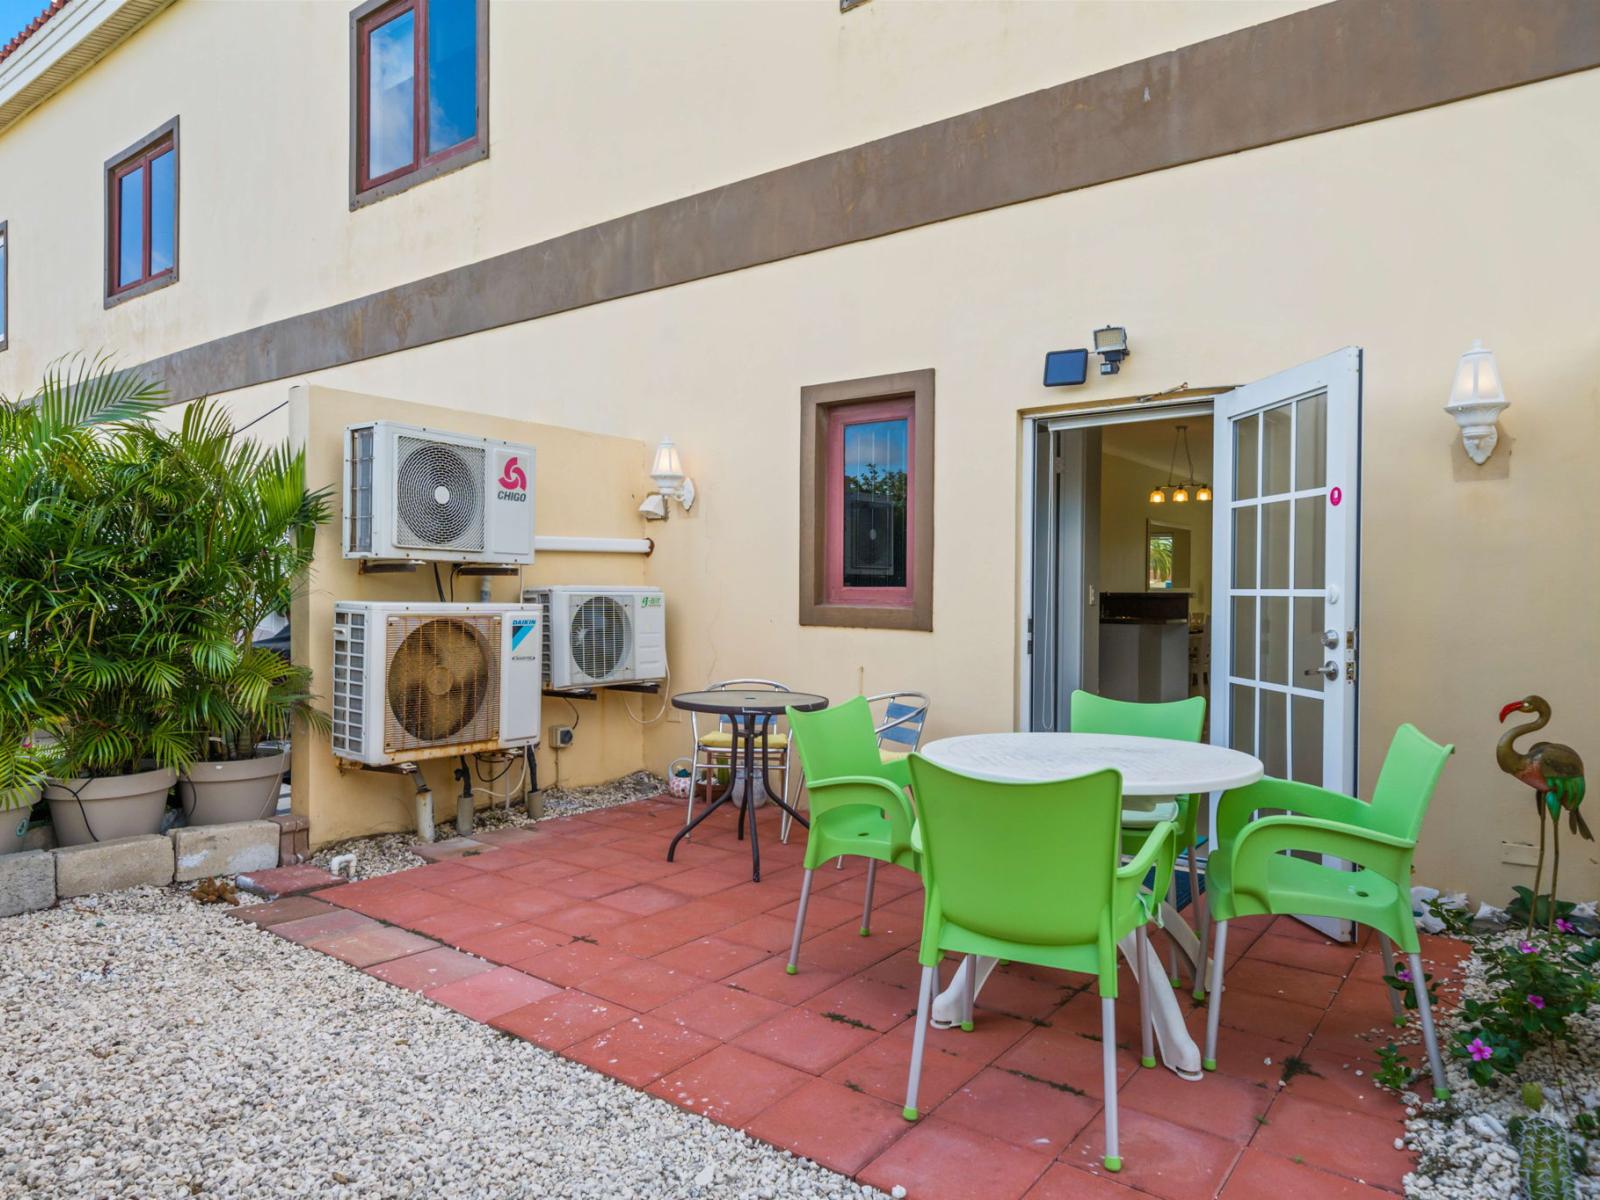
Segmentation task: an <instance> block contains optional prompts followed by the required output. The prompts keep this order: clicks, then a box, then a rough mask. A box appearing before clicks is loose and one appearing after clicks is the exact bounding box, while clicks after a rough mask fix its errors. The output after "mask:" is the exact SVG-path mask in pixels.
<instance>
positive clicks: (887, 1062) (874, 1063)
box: [825, 1025, 984, 1112]
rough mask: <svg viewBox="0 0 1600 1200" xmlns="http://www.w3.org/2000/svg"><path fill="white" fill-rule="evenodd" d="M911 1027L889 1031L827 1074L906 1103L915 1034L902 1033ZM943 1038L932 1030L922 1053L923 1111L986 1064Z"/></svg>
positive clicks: (920, 1102) (920, 1104)
mask: <svg viewBox="0 0 1600 1200" xmlns="http://www.w3.org/2000/svg"><path fill="white" fill-rule="evenodd" d="M909 1028H910V1027H909V1026H908V1025H902V1026H900V1028H899V1029H897V1030H896V1031H895V1032H894V1033H891V1034H885V1035H884V1036H883V1037H880V1038H879V1039H878V1040H877V1041H875V1042H873V1043H871V1044H870V1045H868V1046H865V1047H863V1048H862V1049H860V1050H857V1051H856V1052H855V1053H854V1054H852V1055H850V1057H848V1058H846V1059H845V1060H844V1061H843V1062H841V1063H838V1064H837V1065H836V1066H834V1067H832V1068H830V1069H829V1070H828V1072H827V1074H826V1075H825V1078H827V1079H831V1080H833V1081H834V1082H835V1083H842V1084H844V1085H845V1086H846V1087H848V1088H850V1089H851V1090H853V1091H854V1090H859V1091H862V1092H865V1093H866V1094H867V1095H869V1096H876V1097H878V1098H879V1099H880V1100H888V1101H891V1102H892V1103H894V1104H895V1105H896V1106H897V1107H899V1106H903V1105H904V1104H905V1099H906V1082H907V1079H908V1077H909V1075H910V1072H911V1038H910V1037H909V1036H902V1034H904V1033H905V1031H906V1030H908V1029H909ZM939 1042H940V1039H937V1038H935V1036H934V1035H933V1034H932V1033H931V1032H930V1033H929V1035H928V1045H927V1047H926V1049H925V1050H924V1053H923V1057H922V1082H921V1084H920V1086H919V1088H918V1094H917V1106H918V1107H919V1108H920V1109H921V1110H922V1111H923V1112H932V1111H933V1110H934V1109H935V1108H937V1107H938V1105H939V1104H941V1103H942V1102H943V1101H944V1100H945V1099H946V1098H948V1097H949V1096H950V1095H951V1094H952V1093H953V1092H954V1091H955V1090H956V1089H957V1088H958V1087H960V1086H961V1085H962V1084H964V1083H965V1082H967V1080H969V1079H971V1078H972V1077H973V1076H974V1075H976V1074H977V1073H978V1072H979V1071H980V1070H981V1069H982V1068H983V1065H984V1064H983V1062H982V1061H980V1060H978V1059H975V1058H967V1057H963V1056H962V1055H959V1054H952V1053H950V1052H949V1051H948V1050H947V1049H945V1048H944V1046H943V1045H942V1044H938V1043H939Z"/></svg>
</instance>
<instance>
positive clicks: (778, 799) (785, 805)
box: [761, 718, 811, 829]
mask: <svg viewBox="0 0 1600 1200" xmlns="http://www.w3.org/2000/svg"><path fill="white" fill-rule="evenodd" d="M770 720H771V718H769V719H768V722H769V723H770ZM789 736H790V737H793V736H794V732H793V731H792V730H791V731H790V733H789ZM767 761H768V760H767V725H766V724H763V725H762V726H761V763H762V766H763V767H765V765H766V763H767ZM761 786H762V787H763V788H765V789H766V792H767V797H768V799H770V800H771V801H772V802H773V803H774V804H776V805H777V806H778V807H779V808H781V809H782V810H783V811H784V812H786V813H788V814H789V816H790V817H791V818H792V819H793V820H796V821H799V822H800V824H801V827H802V828H805V829H810V828H811V822H810V821H808V820H806V819H805V818H804V817H802V816H801V815H800V814H799V813H798V812H796V811H795V810H794V809H792V808H790V807H789V802H788V801H787V800H785V799H784V798H783V797H782V796H780V795H778V793H777V792H775V791H773V790H772V780H771V779H770V778H769V777H768V775H767V772H766V771H765V770H763V771H762V772H761Z"/></svg>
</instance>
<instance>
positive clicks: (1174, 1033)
mask: <svg viewBox="0 0 1600 1200" xmlns="http://www.w3.org/2000/svg"><path fill="white" fill-rule="evenodd" d="M922 756H923V757H924V758H926V759H928V760H929V761H930V762H933V763H936V764H938V765H939V766H941V767H944V768H946V769H948V770H951V771H959V772H960V773H961V774H963V775H971V776H975V777H976V778H979V779H988V780H992V781H994V782H997V783H1043V782H1048V781H1049V780H1053V779H1071V778H1073V777H1074V776H1078V775H1087V774H1089V773H1090V772H1092V771H1103V770H1105V769H1106V768H1108V767H1112V768H1115V769H1116V770H1117V771H1118V772H1119V773H1120V774H1121V775H1122V794H1123V796H1124V797H1125V798H1128V799H1129V800H1130V801H1131V802H1130V803H1125V804H1124V808H1123V824H1124V825H1125V826H1128V825H1146V824H1149V825H1153V824H1155V823H1157V822H1159V821H1169V820H1172V819H1174V818H1175V817H1176V816H1177V812H1178V806H1177V804H1176V803H1174V802H1172V801H1171V800H1169V799H1167V798H1168V797H1172V796H1183V795H1192V794H1198V793H1202V792H1220V791H1226V790H1227V789H1228V788H1235V787H1243V786H1245V785H1246V784H1249V783H1254V782H1255V781H1256V780H1258V779H1260V778H1261V776H1262V775H1263V774H1264V773H1265V771H1264V768H1263V767H1262V765H1261V760H1260V759H1258V758H1254V757H1252V756H1251V755H1249V754H1244V753H1241V752H1240V751H1238V750H1230V749H1228V748H1227V747H1225V746H1210V745H1206V744H1204V743H1200V742H1178V741H1172V740H1170V739H1168V738H1147V737H1129V736H1126V735H1122V734H1110V733H974V734H967V735H964V736H962V737H953V738H941V739H940V740H939V741H937V742H930V743H929V744H928V745H927V746H925V747H923V750H922ZM1162 915H1163V923H1164V925H1165V928H1166V929H1167V931H1168V932H1169V933H1170V934H1172V936H1173V939H1174V941H1176V942H1177V943H1178V944H1179V946H1180V947H1181V948H1182V949H1183V951H1184V953H1185V954H1186V955H1187V956H1188V958H1189V960H1190V962H1191V963H1192V964H1194V966H1195V969H1196V978H1199V972H1200V971H1202V970H1203V969H1204V968H1203V966H1202V964H1203V961H1204V959H1203V952H1204V947H1203V946H1202V945H1201V943H1200V939H1199V938H1198V937H1197V936H1196V935H1195V933H1194V931H1193V930H1191V929H1190V928H1189V926H1188V925H1187V923H1185V922H1184V920H1183V918H1182V917H1181V916H1179V915H1178V913H1177V911H1176V910H1174V909H1173V908H1171V907H1170V906H1169V905H1167V904H1165V903H1163V905H1162ZM1122 951H1123V953H1124V955H1126V956H1127V958H1128V964H1129V965H1130V966H1131V967H1132V968H1133V971H1134V976H1135V978H1136V979H1138V980H1139V981H1140V986H1141V987H1142V986H1144V983H1143V981H1144V980H1145V979H1165V977H1166V970H1165V968H1164V967H1163V965H1162V963H1161V957H1160V955H1159V954H1157V953H1156V951H1155V949H1154V948H1153V947H1146V955H1145V961H1144V962H1139V961H1138V960H1137V957H1136V954H1135V951H1134V939H1133V937H1132V936H1131V935H1130V936H1129V937H1128V938H1126V939H1124V942H1123V945H1122ZM994 965H995V960H994V959H992V958H985V957H979V958H977V959H976V961H974V959H973V958H972V957H971V956H968V958H967V959H966V961H964V962H963V963H962V965H961V968H960V969H959V970H958V971H957V972H956V976H955V978H954V979H952V980H951V982H950V986H949V987H948V988H946V989H945V990H944V992H943V993H941V994H940V995H939V996H938V998H937V999H936V1000H935V1001H934V1006H933V1009H934V1011H933V1017H934V1020H935V1022H936V1023H937V1024H940V1025H945V1024H956V1023H959V1022H960V1021H961V1020H962V1013H961V1007H962V1005H963V1004H964V1002H965V983H966V978H965V974H964V972H967V971H977V972H978V985H979V986H980V987H981V986H982V984H983V982H984V981H985V980H987V979H988V977H989V973H990V972H991V971H993V970H994ZM1152 1000H1153V1001H1154V1014H1153V1015H1154V1017H1155V1025H1156V1033H1157V1035H1158V1037H1159V1040H1160V1043H1161V1057H1162V1061H1163V1062H1165V1063H1166V1065H1167V1066H1168V1067H1169V1068H1171V1069H1172V1070H1173V1071H1174V1072H1176V1073H1177V1074H1178V1075H1180V1076H1182V1077H1183V1078H1185V1079H1191V1080H1193V1079H1199V1078H1200V1048H1199V1047H1198V1046H1196V1045H1195V1044H1194V1039H1193V1038H1191V1037H1190V1036H1189V1033H1188V1030H1187V1028H1186V1026H1185V1024H1184V1020H1183V1014H1182V1012H1181V1011H1180V1010H1179V1008H1178V1005H1177V1003H1176V1001H1175V1000H1174V999H1173V995H1172V990H1171V989H1170V988H1168V987H1165V986H1163V987H1159V988H1155V989H1153V994H1152Z"/></svg>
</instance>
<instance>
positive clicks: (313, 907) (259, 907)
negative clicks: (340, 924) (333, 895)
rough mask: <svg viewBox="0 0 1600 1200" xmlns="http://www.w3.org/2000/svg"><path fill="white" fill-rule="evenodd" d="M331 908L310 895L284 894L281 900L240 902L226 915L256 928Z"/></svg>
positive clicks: (322, 912)
mask: <svg viewBox="0 0 1600 1200" xmlns="http://www.w3.org/2000/svg"><path fill="white" fill-rule="evenodd" d="M333 910H334V906H333V905H331V904H328V903H326V902H325V901H322V900H317V899H314V898H312V897H310V896H285V897H284V898H283V899H282V900H273V901H270V902H269V903H267V904H242V905H240V906H239V907H238V908H230V909H229V910H228V915H229V916H230V917H235V918H237V919H238V920H240V921H245V922H248V923H249V924H251V925H255V926H257V927H258V928H261V929H270V928H271V927H272V926H274V925H281V924H283V923H284V922H285V921H299V920H303V919H304V918H306V917H316V916H322V915H324V914H326V913H330V912H332V911H333Z"/></svg>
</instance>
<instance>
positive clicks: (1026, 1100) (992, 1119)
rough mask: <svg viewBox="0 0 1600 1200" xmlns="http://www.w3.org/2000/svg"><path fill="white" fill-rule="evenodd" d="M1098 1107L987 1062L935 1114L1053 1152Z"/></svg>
mask: <svg viewBox="0 0 1600 1200" xmlns="http://www.w3.org/2000/svg"><path fill="white" fill-rule="evenodd" d="M1147 1073H1148V1072H1147ZM1161 1073H1162V1074H1163V1075H1166V1074H1168V1072H1166V1071H1162V1072H1161ZM1191 1086H1192V1085H1191ZM1099 1111H1100V1101H1098V1100H1093V1099H1090V1098H1089V1097H1087V1096H1080V1095H1077V1094H1076V1093H1074V1092H1069V1091H1065V1090H1063V1089H1061V1088H1060V1087H1056V1086H1054V1085H1052V1084H1048V1083H1045V1082H1043V1081H1042V1080H1035V1079H1029V1078H1027V1077H1026V1076H1023V1075H1018V1074H1016V1073H1015V1072H1012V1071H1004V1070H1001V1069H999V1068H997V1067H987V1068H985V1069H984V1070H982V1071H980V1072H979V1073H978V1074H977V1075H975V1076H973V1077H972V1078H971V1079H969V1080H967V1082H966V1083H965V1084H963V1085H962V1086H961V1087H959V1088H957V1089H956V1091H955V1093H954V1094H953V1095H952V1096H951V1097H950V1098H949V1099H948V1100H946V1101H945V1102H944V1103H943V1104H941V1105H939V1113H938V1115H939V1117H940V1119H942V1120H945V1121H951V1122H954V1123H955V1124H957V1125H959V1126H961V1127H962V1128H963V1129H971V1130H973V1131H974V1132H976V1133H982V1134H986V1135H988V1136H989V1137H992V1138H996V1139H998V1140H999V1141H1002V1142H1009V1143H1010V1144H1011V1145H1013V1146H1018V1147H1021V1148H1022V1149H1024V1150H1030V1151H1033V1152H1034V1153H1036V1154H1048V1155H1049V1156H1050V1157H1051V1158H1054V1157H1055V1156H1056V1155H1057V1154H1059V1153H1060V1152H1061V1151H1062V1150H1063V1149H1065V1148H1066V1146H1067V1143H1069V1142H1070V1141H1072V1139H1073V1138H1074V1137H1076V1136H1077V1135H1078V1134H1079V1133H1080V1132H1081V1131H1082V1130H1083V1128H1084V1127H1085V1126H1086V1125H1088V1124H1089V1122H1090V1121H1092V1120H1094V1117H1095V1114H1096V1113H1098V1112H1099ZM1253 1127H1254V1123H1253V1122H1252V1128H1253Z"/></svg>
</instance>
